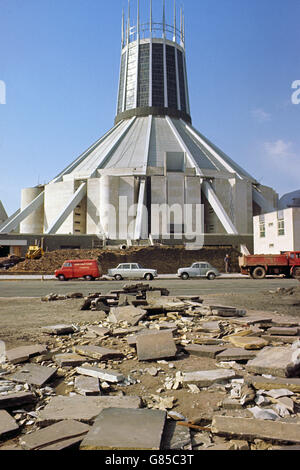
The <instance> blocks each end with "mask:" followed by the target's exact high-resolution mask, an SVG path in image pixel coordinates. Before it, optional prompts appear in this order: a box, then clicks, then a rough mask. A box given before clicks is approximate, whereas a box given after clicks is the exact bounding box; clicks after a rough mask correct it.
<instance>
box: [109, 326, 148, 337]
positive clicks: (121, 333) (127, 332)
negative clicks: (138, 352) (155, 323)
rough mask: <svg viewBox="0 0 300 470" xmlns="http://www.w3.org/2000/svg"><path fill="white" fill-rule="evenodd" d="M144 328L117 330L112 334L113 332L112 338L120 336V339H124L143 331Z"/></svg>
mask: <svg viewBox="0 0 300 470" xmlns="http://www.w3.org/2000/svg"><path fill="white" fill-rule="evenodd" d="M142 329H143V328H142V327H140V326H131V327H129V328H115V329H114V330H113V331H112V332H111V336H119V337H122V336H127V335H132V334H134V333H138V332H139V331H141V330H142Z"/></svg>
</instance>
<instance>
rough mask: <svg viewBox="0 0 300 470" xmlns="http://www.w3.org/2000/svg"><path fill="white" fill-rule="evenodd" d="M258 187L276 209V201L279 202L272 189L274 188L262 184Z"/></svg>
mask: <svg viewBox="0 0 300 470" xmlns="http://www.w3.org/2000/svg"><path fill="white" fill-rule="evenodd" d="M259 189H260V190H261V193H262V195H263V196H264V198H265V199H266V200H267V201H269V202H270V203H271V204H272V205H273V207H275V209H277V207H278V203H279V197H278V194H277V193H276V191H274V189H273V188H270V187H269V186H263V185H260V186H259Z"/></svg>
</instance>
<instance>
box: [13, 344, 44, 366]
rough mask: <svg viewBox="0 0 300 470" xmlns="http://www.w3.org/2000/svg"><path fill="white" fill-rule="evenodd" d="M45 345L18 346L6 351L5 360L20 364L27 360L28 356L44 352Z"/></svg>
mask: <svg viewBox="0 0 300 470" xmlns="http://www.w3.org/2000/svg"><path fill="white" fill-rule="evenodd" d="M46 352H47V346H46V345H45V344H35V345H32V346H20V347H18V348H14V349H9V350H8V351H6V360H7V361H8V362H11V363H12V364H20V363H21V362H26V361H28V359H29V358H31V357H34V356H37V355H40V354H45V353H46Z"/></svg>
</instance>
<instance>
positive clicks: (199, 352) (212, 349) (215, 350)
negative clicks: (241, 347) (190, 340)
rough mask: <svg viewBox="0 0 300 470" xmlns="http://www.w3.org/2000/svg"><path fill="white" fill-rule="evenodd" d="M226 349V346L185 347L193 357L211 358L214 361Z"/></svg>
mask: <svg viewBox="0 0 300 470" xmlns="http://www.w3.org/2000/svg"><path fill="white" fill-rule="evenodd" d="M224 349H226V346H209V345H204V346H201V345H200V344H188V345H187V346H185V347H184V350H185V351H186V352H187V353H188V354H190V355H191V356H198V357H211V358H213V359H214V358H215V357H216V355H217V354H220V353H221V352H222V351H224Z"/></svg>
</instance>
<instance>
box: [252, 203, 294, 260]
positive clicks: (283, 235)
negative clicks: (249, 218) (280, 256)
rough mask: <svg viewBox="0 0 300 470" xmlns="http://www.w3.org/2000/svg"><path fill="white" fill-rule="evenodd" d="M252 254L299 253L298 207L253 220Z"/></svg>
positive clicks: (259, 216) (260, 216) (270, 213)
mask: <svg viewBox="0 0 300 470" xmlns="http://www.w3.org/2000/svg"><path fill="white" fill-rule="evenodd" d="M253 225H254V253H255V254H277V253H280V252H281V251H300V207H290V208H287V209H284V210H280V211H274V212H269V213H267V214H263V215H258V216H255V217H254V218H253Z"/></svg>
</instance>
